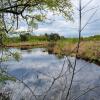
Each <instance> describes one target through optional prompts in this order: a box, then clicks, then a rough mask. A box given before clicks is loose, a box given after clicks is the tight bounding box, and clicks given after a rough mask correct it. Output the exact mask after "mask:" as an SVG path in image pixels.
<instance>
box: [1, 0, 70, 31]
mask: <svg viewBox="0 0 100 100" xmlns="http://www.w3.org/2000/svg"><path fill="white" fill-rule="evenodd" d="M47 11H53V13H56V14H60V15H61V14H62V16H64V17H65V18H66V19H67V20H72V5H71V1H70V0H0V17H1V19H2V22H3V26H4V29H5V30H6V32H7V31H9V30H10V29H15V27H16V28H18V24H19V22H20V19H21V20H24V21H26V22H27V24H28V26H32V27H37V22H38V21H43V20H44V19H46V15H47ZM36 12H37V13H36ZM30 13H31V14H30Z"/></svg>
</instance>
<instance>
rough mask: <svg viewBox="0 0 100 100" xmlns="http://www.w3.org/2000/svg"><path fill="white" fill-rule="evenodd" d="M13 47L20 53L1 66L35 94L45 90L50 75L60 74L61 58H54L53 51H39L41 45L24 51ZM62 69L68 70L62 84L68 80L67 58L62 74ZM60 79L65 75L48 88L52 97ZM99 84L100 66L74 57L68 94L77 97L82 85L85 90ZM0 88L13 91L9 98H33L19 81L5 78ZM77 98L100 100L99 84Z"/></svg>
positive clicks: (60, 83)
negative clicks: (75, 62)
mask: <svg viewBox="0 0 100 100" xmlns="http://www.w3.org/2000/svg"><path fill="white" fill-rule="evenodd" d="M12 50H14V49H12ZM17 50H18V51H19V52H20V53H21V56H22V58H21V60H20V61H19V62H17V61H15V60H14V59H11V60H9V61H7V62H4V63H3V64H4V66H6V67H7V70H8V73H10V74H11V75H13V76H15V77H16V78H18V79H20V80H22V81H23V82H24V83H25V84H27V85H28V87H30V88H31V89H32V90H33V91H34V92H35V94H37V95H41V94H42V93H44V92H45V91H46V90H48V88H49V87H50V85H51V84H52V81H53V78H54V77H55V78H56V77H57V76H58V75H59V74H60V72H61V70H62V67H63V63H64V61H65V58H62V59H58V58H57V57H56V56H55V55H54V54H48V52H43V51H44V49H43V48H34V49H31V50H28V51H27V50H19V49H17ZM69 59H70V60H71V63H72V64H74V60H75V58H73V57H69ZM66 69H68V73H67V74H66V76H67V81H68V82H67V83H66V84H69V83H70V78H71V75H69V73H70V72H71V68H68V60H67V58H66V61H65V65H64V68H63V70H62V74H63V73H65V72H66ZM64 83H65V78H61V79H59V80H57V81H56V82H55V84H54V85H53V88H55V90H53V91H52V92H53V94H52V93H49V92H48V95H54V94H55V95H56V98H58V95H57V93H58V94H59V93H60V92H57V89H58V91H59V90H61V88H63V87H64ZM99 85H100V66H98V65H95V64H93V63H89V62H86V61H84V60H77V66H76V73H75V77H74V81H73V86H72V96H73V97H77V96H79V95H80V94H81V93H83V92H84V91H85V89H86V90H87V88H88V89H89V88H91V87H95V86H99ZM4 89H7V90H11V91H13V92H12V95H11V98H12V100H20V99H21V98H22V97H24V98H26V99H25V100H33V99H32V95H31V93H30V92H29V89H28V88H27V87H25V86H24V85H23V84H21V83H20V82H7V84H6V86H5V87H4ZM54 91H56V93H54ZM60 94H61V93H60ZM47 99H48V100H49V99H50V100H53V97H52V99H51V98H50V97H48V98H47ZM55 100H56V99H55ZM57 100H60V99H57ZM78 100H100V88H96V89H95V90H93V91H91V92H89V93H87V94H85V95H84V96H82V97H80V98H79V99H78Z"/></svg>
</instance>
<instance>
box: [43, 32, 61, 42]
mask: <svg viewBox="0 0 100 100" xmlns="http://www.w3.org/2000/svg"><path fill="white" fill-rule="evenodd" d="M45 36H46V37H47V38H48V41H57V40H60V36H59V34H57V33H51V34H50V35H48V34H45Z"/></svg>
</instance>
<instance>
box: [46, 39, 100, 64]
mask: <svg viewBox="0 0 100 100" xmlns="http://www.w3.org/2000/svg"><path fill="white" fill-rule="evenodd" d="M76 47H77V42H66V41H58V42H57V43H56V45H54V46H53V47H51V48H50V46H49V47H48V50H49V52H52V53H54V54H56V55H58V56H63V55H69V56H75V54H76ZM78 58H81V59H84V60H87V61H89V62H94V63H96V64H98V65H100V40H95V41H92V40H91V41H82V42H81V43H80V48H79V54H78Z"/></svg>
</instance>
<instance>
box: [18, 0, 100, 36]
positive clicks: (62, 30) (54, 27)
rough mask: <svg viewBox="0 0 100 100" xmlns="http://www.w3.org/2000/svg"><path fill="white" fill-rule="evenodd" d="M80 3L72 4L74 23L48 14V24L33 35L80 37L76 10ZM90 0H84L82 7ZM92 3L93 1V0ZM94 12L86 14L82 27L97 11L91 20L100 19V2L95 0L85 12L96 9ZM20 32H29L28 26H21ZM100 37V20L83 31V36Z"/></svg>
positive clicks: (75, 1) (40, 27) (73, 0)
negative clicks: (48, 34) (52, 34)
mask: <svg viewBox="0 0 100 100" xmlns="http://www.w3.org/2000/svg"><path fill="white" fill-rule="evenodd" d="M78 1H79V0H72V3H73V5H74V15H73V18H74V22H72V21H66V20H65V19H64V18H63V17H62V16H58V15H53V14H52V12H48V19H50V20H47V21H46V22H42V23H39V25H38V29H34V30H33V34H35V35H40V34H44V33H51V32H52V33H59V34H60V35H63V36H66V37H76V36H78V19H79V16H78V13H79V12H78V11H77V10H76V7H77V8H78ZM89 1H90V0H87V1H86V0H82V6H84V5H86V4H87V3H88V2H89ZM91 1H92V0H91ZM94 7H96V8H95V9H93V10H90V11H89V12H87V13H85V14H84V15H83V16H82V26H84V25H85V23H86V22H87V20H88V19H89V18H90V16H91V15H92V14H93V13H94V12H95V11H96V9H97V12H96V14H95V15H94V16H93V18H92V19H91V21H90V23H91V22H94V20H97V19H100V0H93V1H92V2H91V3H90V4H89V5H88V6H87V7H86V8H85V9H84V10H83V12H85V11H87V10H89V9H91V8H94ZM18 30H19V31H20V30H27V26H25V24H23V23H22V24H21V26H20V27H19V29H18ZM97 34H98V35H100V20H98V21H95V22H94V23H91V24H88V25H87V26H86V28H85V29H84V30H83V31H82V36H86V37H87V36H91V35H97Z"/></svg>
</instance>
